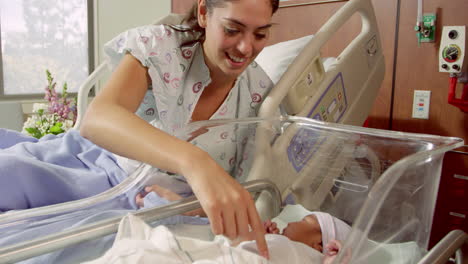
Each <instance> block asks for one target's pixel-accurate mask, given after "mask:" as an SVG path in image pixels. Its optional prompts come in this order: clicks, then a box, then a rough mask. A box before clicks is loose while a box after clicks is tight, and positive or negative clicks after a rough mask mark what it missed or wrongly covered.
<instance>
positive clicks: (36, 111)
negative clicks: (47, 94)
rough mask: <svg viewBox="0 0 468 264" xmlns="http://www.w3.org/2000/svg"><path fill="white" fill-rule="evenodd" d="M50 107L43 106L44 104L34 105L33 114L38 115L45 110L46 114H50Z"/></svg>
mask: <svg viewBox="0 0 468 264" xmlns="http://www.w3.org/2000/svg"><path fill="white" fill-rule="evenodd" d="M48 109H49V106H48V105H47V104H42V103H34V104H33V113H38V112H39V110H44V113H45V112H48Z"/></svg>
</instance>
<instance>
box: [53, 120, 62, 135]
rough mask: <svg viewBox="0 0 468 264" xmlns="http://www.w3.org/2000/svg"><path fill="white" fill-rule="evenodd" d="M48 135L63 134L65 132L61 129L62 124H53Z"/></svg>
mask: <svg viewBox="0 0 468 264" xmlns="http://www.w3.org/2000/svg"><path fill="white" fill-rule="evenodd" d="M49 131H50V133H52V134H54V135H58V134H60V133H63V132H65V130H63V129H62V123H60V122H57V123H55V125H54V126H52V127H51V128H50V129H49Z"/></svg>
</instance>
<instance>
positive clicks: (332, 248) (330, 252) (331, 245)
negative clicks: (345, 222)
mask: <svg viewBox="0 0 468 264" xmlns="http://www.w3.org/2000/svg"><path fill="white" fill-rule="evenodd" d="M341 248H342V245H341V242H340V241H338V240H332V241H330V242H328V243H327V245H325V258H324V259H323V264H331V263H333V261H334V260H335V258H336V255H338V252H340V250H341ZM350 257H351V254H350V251H348V250H347V251H346V255H345V257H344V259H343V260H342V262H340V263H348V262H349V259H350Z"/></svg>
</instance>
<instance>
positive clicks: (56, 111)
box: [22, 70, 77, 138]
mask: <svg viewBox="0 0 468 264" xmlns="http://www.w3.org/2000/svg"><path fill="white" fill-rule="evenodd" d="M46 74H47V86H46V88H45V96H44V99H46V100H47V101H48V103H34V104H33V113H32V115H31V116H30V117H28V119H27V120H26V122H24V125H23V131H22V132H23V133H25V134H28V135H31V136H33V137H35V138H41V137H43V136H45V135H47V134H54V135H58V134H60V133H63V132H66V131H68V130H69V129H71V128H72V127H73V125H74V124H75V122H76V115H77V112H76V111H77V109H76V104H77V102H76V97H75V98H68V93H67V83H64V85H63V88H62V93H61V94H59V93H57V92H56V90H55V86H56V82H54V78H53V77H52V74H51V73H50V72H49V70H46Z"/></svg>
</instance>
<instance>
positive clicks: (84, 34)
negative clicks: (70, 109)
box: [0, 0, 92, 98]
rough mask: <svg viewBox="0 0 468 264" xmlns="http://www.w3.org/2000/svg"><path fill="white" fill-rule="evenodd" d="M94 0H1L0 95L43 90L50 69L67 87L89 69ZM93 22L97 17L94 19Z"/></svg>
mask: <svg viewBox="0 0 468 264" xmlns="http://www.w3.org/2000/svg"><path fill="white" fill-rule="evenodd" d="M90 3H92V2H91V1H89V0H13V1H12V0H0V42H1V53H0V62H1V64H0V73H1V75H0V97H3V98H7V97H33V96H34V95H36V97H37V96H39V95H41V96H42V95H43V91H44V88H45V85H46V83H47V78H46V74H45V71H46V69H48V70H49V71H50V72H51V73H52V75H53V76H54V78H55V80H56V81H57V85H58V87H57V90H58V91H61V90H62V89H61V87H62V85H63V83H64V82H65V81H66V82H67V86H68V91H69V92H77V91H78V88H79V85H80V84H81V83H82V82H83V81H84V80H85V79H86V77H87V76H88V75H89V61H90V59H89V58H90V53H89V51H91V49H89V43H90V36H91V34H90V30H89V28H90V27H89V26H88V23H90V21H89V19H88V17H92V16H88V14H91V12H90V10H91V5H92V4H90ZM90 24H91V23H90Z"/></svg>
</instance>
